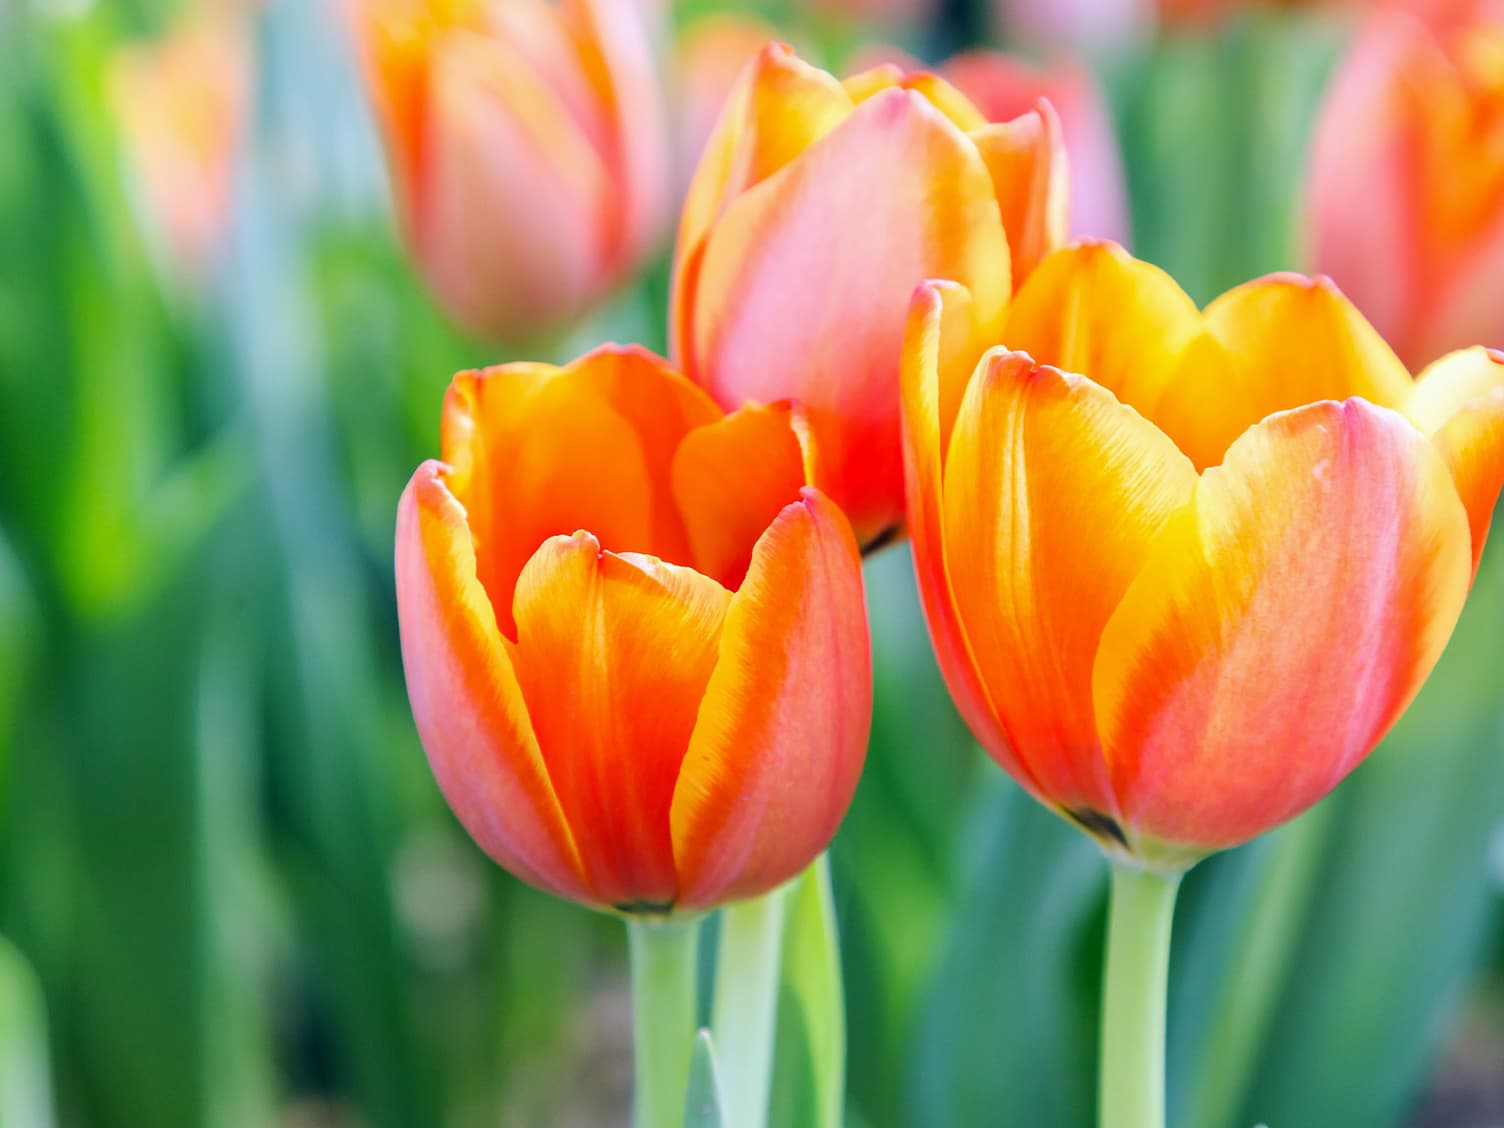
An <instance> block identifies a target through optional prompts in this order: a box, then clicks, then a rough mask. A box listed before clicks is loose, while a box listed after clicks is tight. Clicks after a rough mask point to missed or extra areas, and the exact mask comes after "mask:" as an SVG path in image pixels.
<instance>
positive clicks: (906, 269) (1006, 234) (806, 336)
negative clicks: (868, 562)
mask: <svg viewBox="0 0 1504 1128" xmlns="http://www.w3.org/2000/svg"><path fill="white" fill-rule="evenodd" d="M1066 204H1067V201H1066V186H1065V160H1064V149H1063V146H1062V143H1061V139H1060V128H1059V125H1058V122H1057V121H1056V118H1055V114H1054V111H1053V110H1052V109H1050V107H1049V105H1048V104H1047V103H1041V104H1040V105H1039V106H1038V107H1037V108H1036V109H1034V110H1032V111H1030V112H1029V113H1027V114H1025V115H1023V116H1021V117H1018V118H1015V119H1014V120H1012V121H1010V122H1004V123H998V124H993V123H989V122H987V120H986V119H985V118H984V117H983V115H982V114H981V113H980V112H979V111H978V110H977V109H976V108H975V107H973V106H972V105H971V104H970V103H969V102H967V101H966V99H965V98H963V97H962V96H961V95H960V94H959V93H958V92H957V91H956V90H955V89H954V88H953V87H951V86H950V85H949V84H948V83H946V82H945V81H943V80H942V79H940V78H937V77H935V76H933V75H928V74H916V75H905V74H904V73H903V71H902V69H901V68H899V67H897V66H884V67H879V68H876V69H874V70H870V71H866V72H863V73H861V74H858V75H856V76H854V77H852V78H849V79H847V80H846V81H845V82H844V83H843V82H839V81H837V80H836V79H835V78H833V77H832V76H831V75H829V74H827V73H825V72H824V71H821V70H818V69H816V68H814V67H811V66H809V65H807V64H805V63H803V62H801V61H800V60H799V59H797V58H796V57H795V56H794V55H793V53H792V52H791V51H790V50H789V49H788V48H787V47H783V46H780V45H777V44H774V45H770V46H769V47H767V48H766V49H765V50H764V51H763V52H762V53H761V54H760V55H759V57H758V58H757V60H756V62H755V63H754V64H753V65H752V66H751V67H749V68H748V70H747V71H746V72H745V73H744V75H743V76H742V80H741V82H740V83H739V85H738V87H737V89H736V91H735V93H734V94H733V95H732V97H731V100H730V101H729V103H728V105H727V108H726V111H725V113H724V114H723V115H722V117H721V120H720V123H719V124H718V125H717V127H716V130H715V133H714V134H713V136H712V137H711V140H710V142H709V145H708V147H707V149H706V153H705V156H704V158H703V160H702V161H701V163H700V167H699V170H698V172H697V173H696V175H695V178H694V181H693V183H692V184H691V187H690V192H689V197H688V199H687V201H686V203H685V208H684V214H683V218H682V221H681V223H680V227H679V242H678V248H677V250H676V252H675V277H674V288H673V298H672V307H671V310H672V313H671V317H672V334H671V335H672V338H673V345H674V354H675V357H676V359H677V361H678V363H679V364H680V365H681V366H682V368H683V370H684V372H685V374H686V375H688V376H689V377H690V378H691V379H692V380H694V381H695V382H697V383H699V384H701V385H703V386H704V387H706V388H707V389H709V390H710V392H711V394H712V395H713V396H715V398H716V399H717V400H718V401H719V402H720V403H721V404H723V405H724V406H727V407H734V406H736V405H738V404H741V403H744V402H746V401H749V400H750V401H758V402H761V401H769V400H776V399H780V398H782V397H785V396H792V397H795V398H797V399H799V400H800V401H802V402H803V403H804V405H805V407H806V409H807V411H808V412H809V417H810V422H811V426H812V428H813V429H814V431H815V433H816V435H817V436H818V439H819V449H820V453H821V456H822V464H821V469H822V472H823V473H822V477H820V478H819V479H817V481H818V482H819V484H821V485H822V486H823V487H824V488H826V489H827V491H828V492H829V493H830V495H831V497H832V498H833V499H834V500H835V501H836V502H837V503H838V504H840V505H841V507H842V508H843V509H844V510H845V511H846V513H847V514H848V515H849V516H850V518H851V520H852V524H853V525H854V526H855V528H856V531H857V535H858V537H859V539H860V540H861V541H862V543H864V544H867V545H869V546H870V545H872V544H874V543H877V542H880V541H881V540H883V539H884V538H885V537H887V536H890V535H892V534H893V533H894V532H896V531H898V529H899V528H900V527H901V526H902V522H903V470H902V465H903V460H902V453H901V448H900V444H899V417H898V360H899V355H900V349H901V344H902V335H903V320H904V309H905V307H906V303H907V301H908V297H909V295H910V294H911V293H912V292H913V288H914V286H916V285H917V284H918V283H919V282H920V281H922V280H923V279H924V278H926V277H944V278H952V279H956V280H957V281H959V282H961V283H963V284H964V285H965V286H966V287H967V288H968V290H969V291H970V293H971V294H972V297H973V301H974V308H975V313H976V316H977V318H978V320H979V321H980V323H981V324H983V325H985V326H987V327H989V328H990V329H992V330H993V331H996V330H997V329H998V328H1000V326H1001V320H1002V316H1003V312H1004V309H1005V308H1006V305H1007V302H1008V298H1009V294H1010V292H1011V289H1012V285H1013V283H1014V281H1016V280H1022V279H1023V278H1026V277H1027V276H1028V273H1029V271H1030V270H1032V269H1033V266H1034V264H1035V263H1036V262H1037V261H1038V260H1039V259H1040V257H1042V256H1043V255H1044V254H1045V253H1046V252H1047V251H1049V250H1050V249H1052V248H1053V247H1054V246H1056V245H1057V244H1058V243H1060V242H1061V241H1062V240H1063V238H1064V232H1065V223H1066Z"/></svg>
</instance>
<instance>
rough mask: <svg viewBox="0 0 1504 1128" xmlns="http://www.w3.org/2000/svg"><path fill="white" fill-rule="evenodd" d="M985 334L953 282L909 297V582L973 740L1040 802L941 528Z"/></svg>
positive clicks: (904, 385)
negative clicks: (951, 456)
mask: <svg viewBox="0 0 1504 1128" xmlns="http://www.w3.org/2000/svg"><path fill="white" fill-rule="evenodd" d="M981 337H982V334H981V333H980V331H979V328H978V326H977V324H976V320H975V318H974V317H973V316H972V307H971V295H970V294H969V293H968V292H967V291H966V288H965V287H964V286H960V285H957V284H956V283H954V282H926V283H925V284H924V285H922V286H920V287H919V289H918V290H916V291H915V292H914V299H913V303H912V305H911V306H910V309H909V320H908V328H907V331H906V333H905V335H904V344H903V373H902V379H901V381H900V386H901V390H902V393H903V441H904V480H905V486H906V494H907V499H908V510H909V536H910V538H911V541H912V545H913V551H914V577H915V580H916V582H917V584H918V587H919V597H920V601H921V603H922V604H923V606H924V613H925V615H924V617H925V622H926V624H927V626H928V627H929V633H930V641H931V642H932V643H933V644H934V650H935V658H936V661H937V662H938V664H939V666H940V673H941V675H942V676H943V677H944V678H945V684H946V686H947V687H948V688H949V689H950V695H951V697H952V699H953V700H954V701H955V703H956V708H957V710H958V711H959V712H960V714H961V717H962V719H963V720H965V721H966V724H967V726H968V727H969V728H970V729H971V732H972V735H973V736H975V737H976V738H977V740H978V742H980V743H981V745H982V746H983V747H984V748H986V749H987V751H988V753H989V754H990V755H991V756H992V757H993V759H995V760H997V762H998V763H999V764H1001V765H1002V767H1003V768H1004V769H1005V770H1006V771H1007V772H1008V774H1009V775H1011V776H1013V777H1014V778H1015V779H1017V780H1018V781H1019V782H1020V783H1021V784H1022V785H1023V786H1024V787H1025V788H1027V789H1029V790H1030V791H1031V792H1032V793H1033V794H1034V795H1035V796H1036V797H1042V796H1043V792H1042V791H1041V790H1040V789H1039V786H1038V784H1036V783H1035V782H1034V781H1033V779H1032V777H1031V776H1030V774H1029V771H1028V769H1027V768H1026V767H1025V766H1024V765H1023V762H1022V761H1021V760H1020V759H1019V758H1018V756H1017V755H1016V753H1015V752H1014V751H1013V744H1012V740H1011V739H1010V737H1009V735H1008V732H1007V730H1006V728H1004V726H1003V723H1002V720H1001V719H1000V718H999V716H998V712H997V709H996V708H995V707H994V706H993V703H992V698H991V696H990V694H989V693H988V689H987V686H986V684H985V683H984V682H983V681H982V679H981V675H980V673H979V671H978V669H977V663H976V658H975V656H974V654H973V652H972V647H971V643H970V641H969V640H968V639H967V636H966V625H965V623H963V622H962V620H961V618H960V615H959V614H958V613H957V611H956V601H955V596H954V593H953V592H952V590H951V583H950V575H949V572H948V560H947V557H946V543H945V536H944V528H943V509H942V504H943V485H944V466H945V459H946V454H947V451H948V448H949V446H950V439H951V431H952V428H953V425H954V421H955V418H956V413H957V412H958V411H959V410H960V405H961V402H962V400H963V398H964V397H965V394H966V389H967V385H968V383H969V380H970V378H971V375H972V370H973V369H974V368H975V367H976V361H975V359H974V358H975V357H976V356H977V355H978V352H979V349H980V345H979V343H978V342H979V340H980V339H981Z"/></svg>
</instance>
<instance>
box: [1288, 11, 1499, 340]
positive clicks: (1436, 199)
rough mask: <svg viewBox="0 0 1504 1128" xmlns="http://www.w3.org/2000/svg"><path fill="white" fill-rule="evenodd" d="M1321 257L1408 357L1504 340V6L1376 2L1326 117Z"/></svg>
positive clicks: (1314, 183) (1322, 125)
mask: <svg viewBox="0 0 1504 1128" xmlns="http://www.w3.org/2000/svg"><path fill="white" fill-rule="evenodd" d="M1307 199H1308V210H1309V220H1310V223H1309V226H1310V230H1311V235H1312V243H1313V251H1314V258H1315V262H1316V264H1317V266H1318V268H1319V269H1321V270H1323V271H1326V272H1327V273H1329V274H1330V275H1331V276H1332V277H1333V278H1335V279H1336V280H1337V282H1338V283H1339V284H1340V285H1341V286H1342V287H1343V288H1344V289H1345V290H1346V291H1347V292H1348V293H1349V294H1350V295H1351V296H1352V298H1353V300H1354V301H1355V302H1356V303H1357V305H1358V307H1359V308H1360V309H1362V310H1363V312H1364V313H1365V314H1366V315H1367V316H1368V318H1369V319H1370V320H1371V321H1372V322H1373V324H1374V326H1375V327H1376V328H1377V329H1378V330H1379V331H1380V332H1381V333H1383V334H1384V337H1385V339H1387V340H1388V341H1389V342H1390V343H1391V344H1392V345H1393V346H1394V348H1395V349H1396V351H1397V352H1398V353H1399V354H1400V356H1402V357H1403V358H1405V360H1406V361H1407V363H1409V364H1411V365H1420V364H1423V363H1426V362H1427V361H1430V360H1433V359H1435V358H1436V357H1437V356H1440V355H1442V354H1443V353H1446V352H1449V351H1451V350H1454V349H1457V348H1461V347H1464V346H1466V345H1469V344H1474V343H1477V342H1480V341H1481V342H1483V343H1485V344H1489V345H1496V346H1500V345H1504V298H1501V295H1504V9H1500V8H1498V7H1497V6H1495V7H1493V8H1492V9H1490V8H1488V7H1487V6H1485V5H1483V4H1479V3H1443V4H1434V5H1430V6H1429V7H1428V8H1427V9H1426V10H1425V11H1424V12H1422V11H1421V10H1420V9H1419V8H1417V9H1415V10H1411V9H1404V8H1396V9H1393V10H1387V11H1384V12H1381V13H1376V14H1375V15H1374V16H1373V17H1372V18H1371V19H1370V20H1369V22H1368V23H1367V25H1366V26H1365V27H1364V29H1363V30H1362V32H1361V33H1360V34H1359V35H1358V37H1357V38H1356V39H1355V41H1354V42H1353V44H1352V46H1351V48H1350V49H1349V51H1348V53H1347V55H1346V57H1345V58H1344V60H1343V62H1342V63H1341V65H1340V67H1339V69H1338V72H1337V76H1336V78H1335V79H1334V81H1333V83H1332V85H1331V88H1330V89H1329V91H1328V93H1327V95H1326V99H1325V102H1324V104H1323V107H1322V109H1321V111H1320V115H1319V117H1318V121H1317V126H1316V131H1315V135H1314V142H1313V146H1312V155H1311V163H1310V174H1309V179H1308V195H1307Z"/></svg>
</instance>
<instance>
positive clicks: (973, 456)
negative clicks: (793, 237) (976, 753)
mask: <svg viewBox="0 0 1504 1128" xmlns="http://www.w3.org/2000/svg"><path fill="white" fill-rule="evenodd" d="M972 321H973V313H972V304H971V302H970V299H969V297H968V295H967V294H966V292H965V290H964V288H962V287H960V286H958V285H957V284H955V283H953V282H941V283H935V284H926V285H925V286H922V287H921V288H920V289H919V290H918V292H917V293H916V295H915V298H914V303H913V306H912V310H911V316H910V323H909V329H908V334H907V339H906V342H905V346H904V375H903V395H904V400H903V410H904V428H905V454H906V471H907V485H908V496H909V504H910V506H911V512H912V516H911V526H912V528H911V533H912V537H913V549H914V558H915V564H916V570H917V573H918V577H919V585H920V591H921V596H922V600H923V604H924V608H925V613H926V617H927V619H928V621H929V626H930V632H931V637H932V639H933V641H934V645H935V649H936V652H937V654H938V656H939V660H940V665H941V669H942V671H943V673H944V675H945V678H946V681H947V683H948V684H949V686H950V688H951V691H952V694H953V695H954V696H955V698H956V700H957V703H958V705H959V707H960V709H961V711H962V713H963V714H964V716H965V718H966V720H967V722H968V724H969V725H970V727H971V729H972V731H973V732H974V733H975V735H976V736H977V738H978V740H979V741H980V742H981V743H982V744H983V746H984V747H985V748H986V749H987V751H988V752H989V753H990V754H991V755H992V757H993V758H994V759H995V760H997V761H998V763H999V764H1001V765H1002V767H1003V768H1004V769H1006V770H1007V771H1008V772H1009V773H1010V774H1011V775H1012V776H1013V777H1014V778H1015V779H1016V780H1017V781H1018V782H1019V783H1020V784H1021V785H1022V786H1023V787H1024V788H1025V789H1026V790H1027V791H1028V792H1029V793H1030V794H1032V795H1033V796H1034V797H1035V798H1036V799H1038V800H1039V801H1040V802H1041V803H1044V804H1045V805H1047V806H1048V807H1049V808H1051V809H1053V810H1055V811H1057V812H1058V813H1060V814H1061V815H1063V816H1064V817H1066V818H1067V819H1069V820H1070V821H1071V822H1073V823H1075V824H1076V825H1077V826H1079V827H1081V828H1082V829H1083V830H1085V831H1086V832H1087V833H1088V834H1090V835H1091V836H1092V837H1093V838H1095V839H1096V841H1097V842H1098V843H1099V845H1100V846H1101V847H1102V849H1103V850H1104V851H1105V852H1106V853H1107V855H1108V856H1109V857H1110V858H1111V859H1113V860H1114V862H1115V865H1114V881H1113V895H1112V907H1111V910H1110V915H1109V950H1108V960H1107V983H1106V993H1105V999H1106V1002H1105V1019H1104V1027H1103V1031H1104V1033H1103V1066H1102V1068H1103V1077H1102V1084H1101V1086H1100V1089H1099V1092H1100V1095H1101V1102H1102V1104H1101V1109H1102V1124H1103V1125H1104V1126H1106V1128H1117V1126H1120V1125H1121V1126H1128V1125H1132V1126H1133V1128H1155V1126H1157V1125H1159V1124H1162V1123H1163V1116H1164V1107H1163V1083H1164V1063H1163V1021H1164V1003H1163V1000H1164V988H1165V973H1166V968H1167V963H1168V944H1169V935H1170V914H1171V912H1172V908H1173V904H1174V893H1175V888H1176V885H1177V883H1178V881H1179V875H1180V873H1181V871H1183V869H1184V868H1185V867H1187V866H1188V865H1190V864H1192V863H1193V862H1195V861H1196V860H1197V859H1198V858H1200V857H1202V856H1204V855H1206V854H1208V853H1210V852H1212V851H1215V850H1219V849H1222V848H1224V847H1228V846H1233V845H1236V844H1238V843H1240V842H1244V841H1246V840H1247V839H1249V838H1252V837H1253V836H1255V835H1257V834H1260V833H1262V832H1263V831H1266V830H1268V829H1270V828H1272V827H1274V826H1276V825H1278V824H1280V823H1282V822H1284V821H1285V820H1287V819H1289V818H1291V817H1293V816H1294V815H1296V814H1298V813H1299V812H1301V811H1302V810H1304V809H1306V808H1307V807H1309V806H1310V805H1311V804H1313V803H1315V802H1316V801H1317V800H1319V799H1320V798H1321V797H1322V796H1324V795H1325V794H1326V793H1327V792H1328V791H1330V790H1331V789H1332V788H1333V787H1334V786H1336V784H1337V783H1338V782H1339V781H1340V780H1341V779H1342V778H1343V777H1344V776H1345V775H1346V774H1347V773H1348V772H1349V771H1351V770H1352V769H1353V768H1354V767H1355V766H1356V765H1357V764H1358V763H1359V762H1360V761H1361V760H1362V759H1363V758H1364V757H1365V756H1366V755H1367V754H1368V752H1369V751H1370V749H1372V748H1373V746H1374V745H1375V744H1376V743H1377V742H1378V741H1379V740H1380V739H1381V738H1382V737H1383V735H1384V733H1385V732H1386V731H1387V730H1388V729H1389V727H1390V726H1391V725H1392V724H1393V723H1394V721H1395V720H1396V718H1398V716H1399V715H1400V713H1401V712H1402V711H1403V710H1404V709H1405V707H1406V705H1407V704H1408V703H1409V701H1410V700H1411V698H1413V697H1414V695H1415V693H1416V691H1417V690H1418V689H1419V688H1420V685H1421V683H1422V682H1423V681H1424V679H1425V677H1426V675H1427V674H1428V673H1429V672H1430V670H1431V668H1432V666H1433V665H1434V664H1435V662H1436V660H1437V658H1438V657H1439V656H1440V654H1441V651H1442V648H1443V647H1444V646H1445V644H1446V641H1447V639H1448V637H1449V636H1450V634H1451V631H1452V628H1453V625H1454V624H1455V623H1456V620H1457V617H1458V614H1459V613H1460V612H1461V610H1462V605H1463V601H1464V599H1465V597H1466V595H1467V591H1468V588H1469V586H1470V584H1471V582H1472V577H1473V573H1474V570H1475V568H1476V566H1477V560H1478V556H1479V554H1480V553H1481V551H1482V548H1483V542H1484V538H1485V537H1486V535H1487V531H1488V525H1489V521H1490V518H1491V515H1492V511H1493V507H1494V503H1495V500H1496V498H1497V496H1498V494H1499V488H1500V484H1501V481H1504V353H1496V352H1489V351H1487V350H1484V349H1481V348H1475V349H1470V350H1466V351H1462V352H1457V353H1454V354H1452V355H1450V356H1448V357H1446V358H1444V359H1442V360H1440V361H1438V362H1437V363H1436V364H1435V365H1433V366H1431V367H1430V368H1428V369H1427V370H1426V371H1425V372H1423V373H1422V374H1421V375H1420V377H1419V379H1417V380H1412V379H1411V378H1410V375H1409V373H1408V372H1407V370H1406V369H1405V368H1404V367H1403V365H1402V364H1401V363H1400V361H1399V360H1398V358H1397V357H1396V356H1395V355H1394V353H1393V352H1392V351H1391V350H1390V349H1389V348H1388V346H1387V345H1385V343H1384V342H1383V340H1382V339H1381V338H1380V337H1379V336H1378V334H1377V333H1376V332H1375V331H1374V330H1373V328H1372V327H1371V326H1369V325H1368V323H1367V322H1366V321H1364V320H1363V318H1362V317H1361V315H1359V314H1358V313H1357V311H1356V310H1355V309H1354V308H1353V307H1352V306H1351V305H1350V304H1349V303H1348V302H1347V300H1346V299H1345V298H1343V297H1342V295H1341V294H1340V293H1339V292H1338V291H1337V289H1336V288H1335V286H1333V285H1332V284H1331V283H1330V282H1329V281H1327V280H1325V279H1320V278H1318V279H1314V280H1312V279H1307V278H1303V277H1297V276H1294V275H1277V276H1271V277H1269V278H1264V279H1260V280H1258V281H1255V282H1251V283H1248V284H1246V285H1244V286H1240V287H1238V288H1236V289H1234V290H1232V291H1230V292H1228V293H1227V294H1224V295H1223V296H1222V297H1220V298H1218V299H1217V300H1216V301H1214V302H1213V303H1212V304H1211V305H1210V306H1208V307H1207V308H1206V309H1205V311H1201V310H1198V309H1197V308H1196V306H1195V305H1194V303H1192V301H1191V300H1190V299H1189V298H1188V297H1187V296H1186V295H1185V293H1184V292H1183V291H1182V290H1181V289H1180V288H1179V287H1178V286H1177V285H1176V284H1175V283H1174V281H1173V280H1171V279H1170V278H1169V276H1168V275H1166V274H1164V273H1163V272H1161V271H1160V270H1158V269H1156V268H1155V267H1152V266H1149V265H1148V264H1146V263H1142V262H1138V261H1136V260H1134V259H1132V258H1130V257H1129V256H1128V255H1127V254H1126V252H1124V251H1122V250H1121V249H1120V248H1118V247H1115V246H1112V245H1111V244H1092V243H1088V244H1082V245H1078V246H1075V247H1072V248H1068V249H1065V250H1062V251H1059V252H1057V253H1056V254H1054V255H1052V256H1051V257H1049V258H1047V259H1046V260H1045V261H1044V262H1043V263H1041V264H1040V266H1039V267H1038V269H1036V270H1035V272H1034V273H1033V274H1032V275H1031V276H1030V278H1029V280H1028V281H1027V282H1025V283H1024V285H1023V287H1022V289H1021V290H1020V291H1019V293H1018V295H1017V297H1016V300H1015V301H1014V303H1013V305H1012V307H1011V309H1010V311H1009V315H1008V321H1007V324H1006V326H1005V328H1004V330H1003V332H1002V333H1001V335H1000V336H999V337H998V338H997V339H998V340H1000V341H1001V342H1002V346H1000V347H996V348H992V349H990V350H988V351H986V352H984V353H982V354H981V356H980V360H978V353H977V351H976V350H975V348H974V345H973V342H974V341H975V340H976V333H975V327H974V325H973V324H972ZM1010 350H1011V351H1010Z"/></svg>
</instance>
